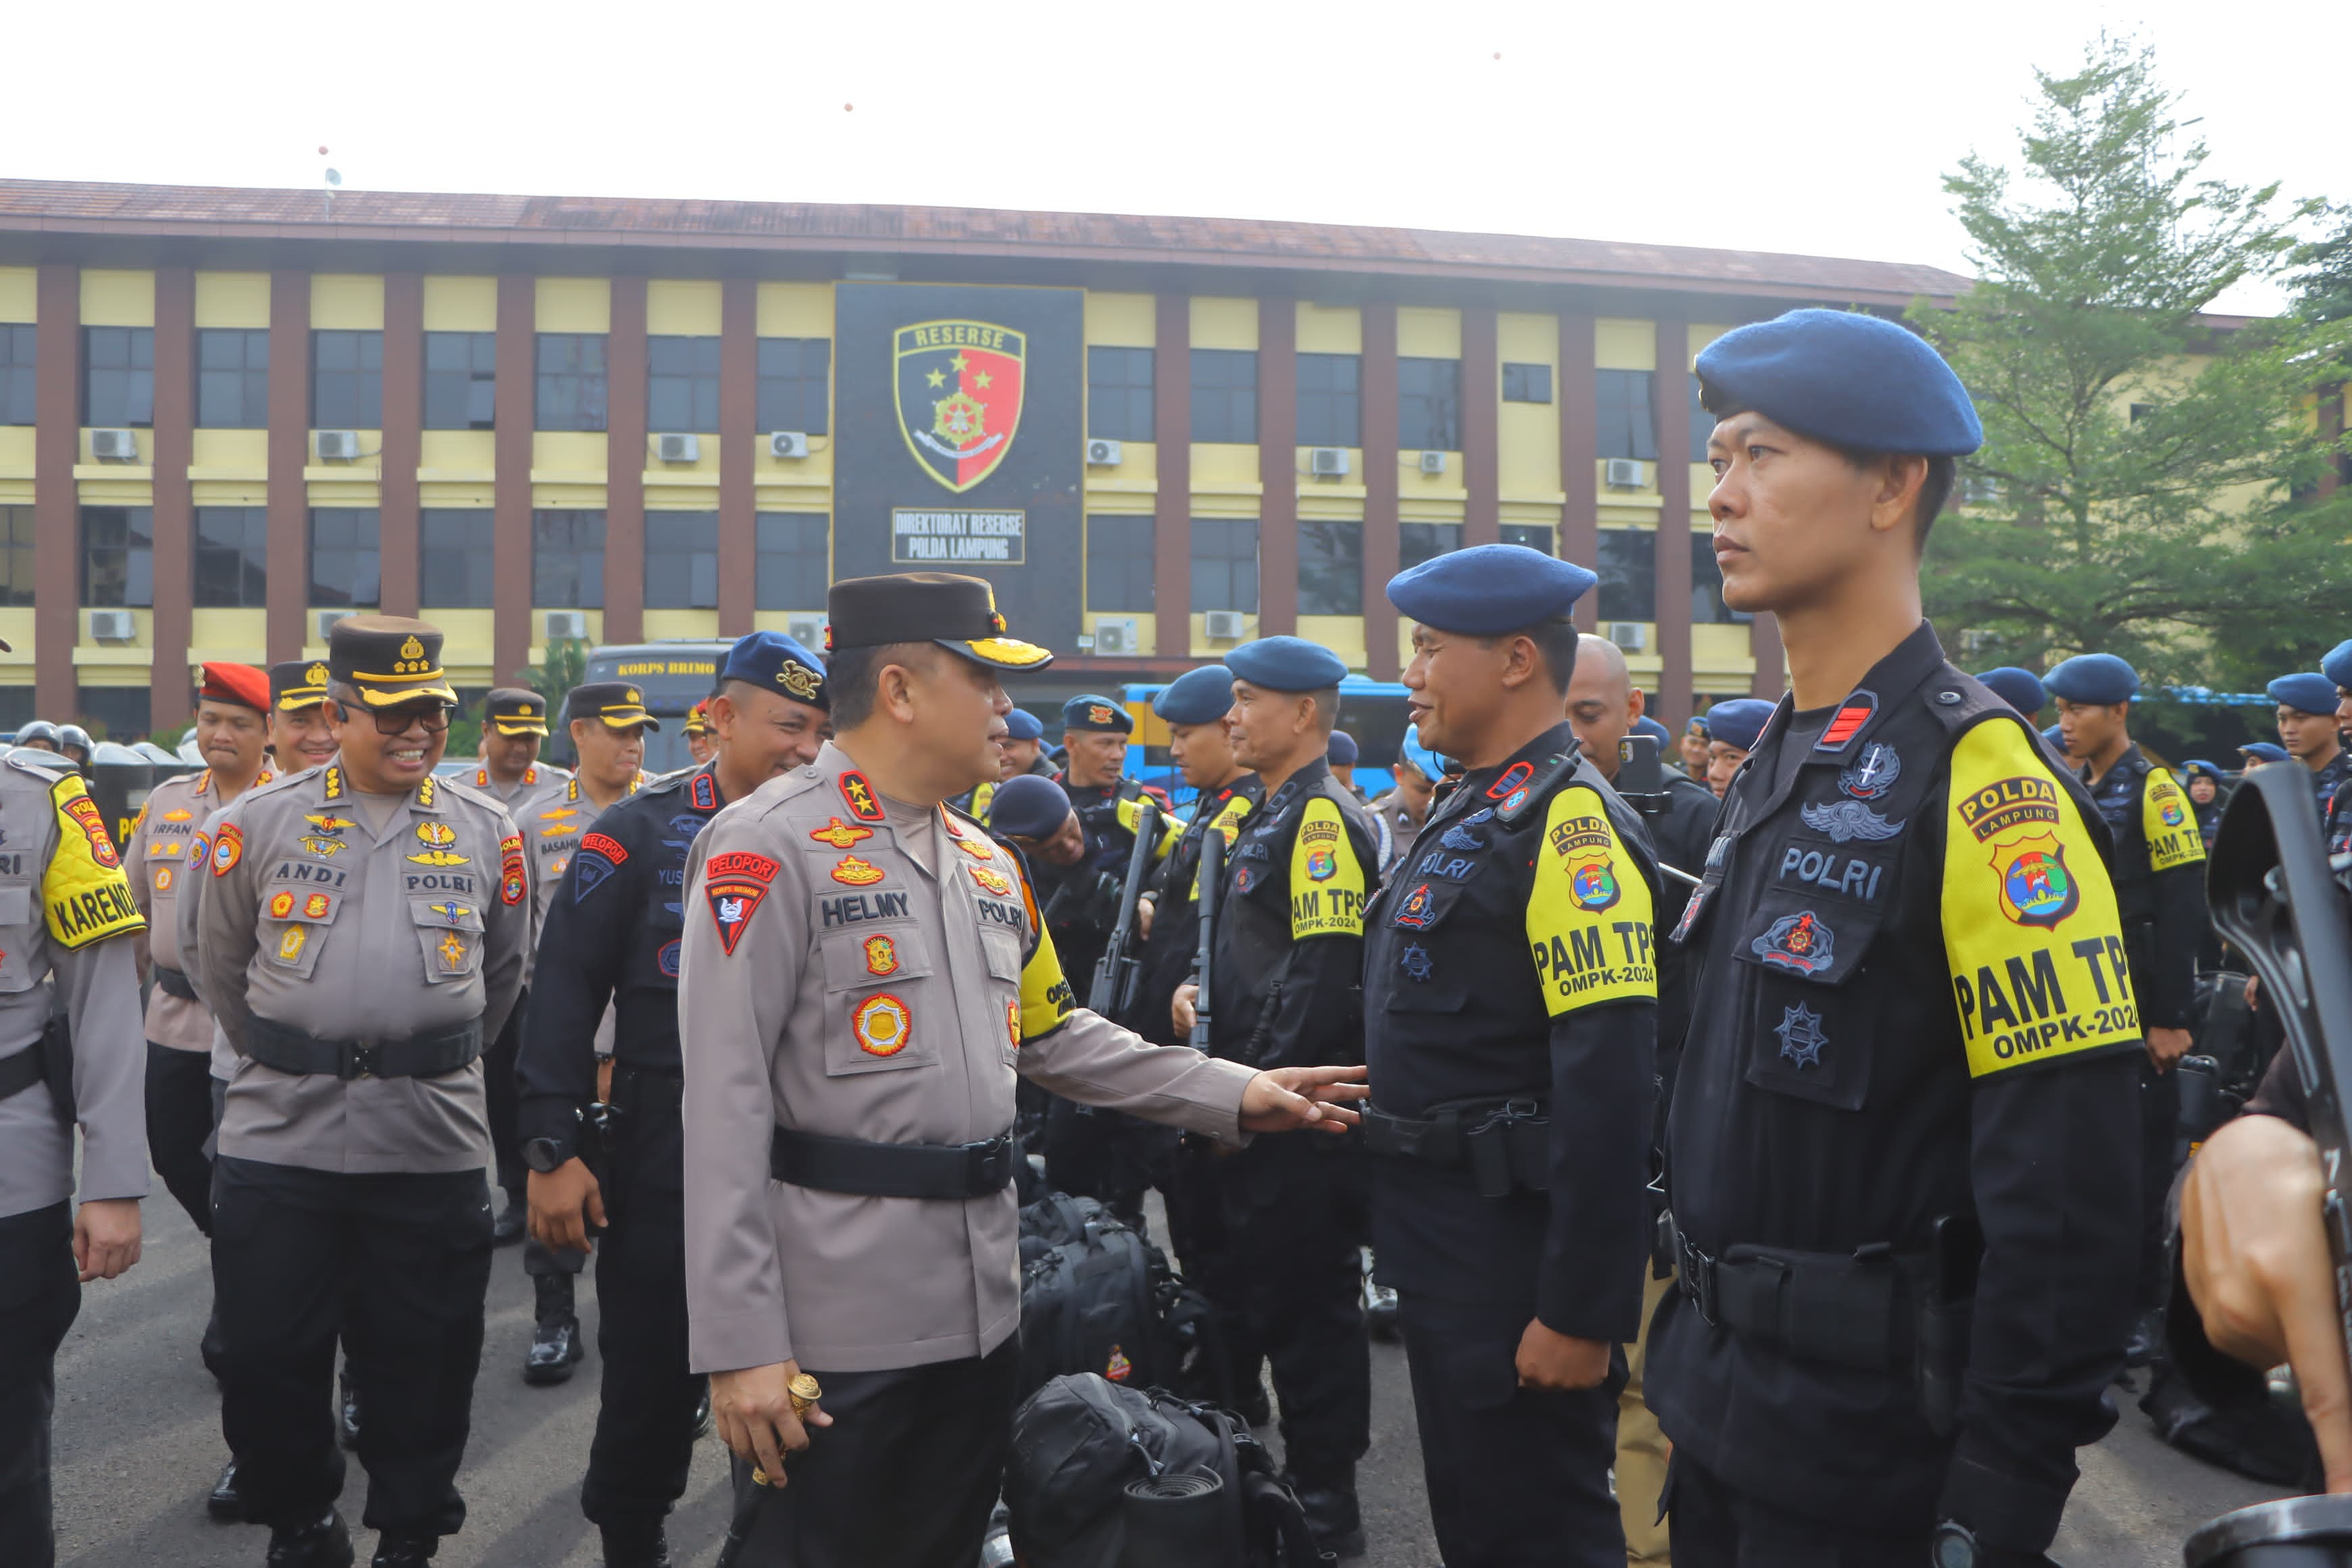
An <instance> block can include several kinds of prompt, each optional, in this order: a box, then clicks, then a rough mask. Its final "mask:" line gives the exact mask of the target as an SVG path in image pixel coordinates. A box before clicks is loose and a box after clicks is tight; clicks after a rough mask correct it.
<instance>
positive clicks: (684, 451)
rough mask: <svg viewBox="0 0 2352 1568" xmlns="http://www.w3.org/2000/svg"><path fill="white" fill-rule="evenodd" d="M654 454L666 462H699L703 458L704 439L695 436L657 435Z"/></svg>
mask: <svg viewBox="0 0 2352 1568" xmlns="http://www.w3.org/2000/svg"><path fill="white" fill-rule="evenodd" d="M654 456H656V457H657V458H660V459H661V460H662V461H663V462H665V463H698V462H700V461H701V460H702V441H701V438H700V437H695V436H656V437H654Z"/></svg>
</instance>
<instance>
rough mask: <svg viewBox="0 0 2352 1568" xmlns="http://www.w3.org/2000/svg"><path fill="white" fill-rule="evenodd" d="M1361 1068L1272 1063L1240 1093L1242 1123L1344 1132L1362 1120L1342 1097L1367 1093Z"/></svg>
mask: <svg viewBox="0 0 2352 1568" xmlns="http://www.w3.org/2000/svg"><path fill="white" fill-rule="evenodd" d="M1371 1094H1372V1090H1371V1086H1370V1085H1369V1084H1367V1083H1366V1082H1365V1081H1364V1069H1363V1068H1360V1067H1353V1068H1273V1069H1271V1070H1270V1071H1266V1072H1262V1073H1260V1074H1258V1075H1257V1076H1256V1077H1255V1078H1254V1079H1250V1086H1249V1088H1248V1089H1246V1090H1244V1092H1243V1094H1242V1127H1243V1129H1244V1131H1250V1132H1287V1131H1290V1130H1291V1129H1293V1128H1296V1127H1312V1128H1314V1129H1315V1130H1316V1131H1320V1132H1345V1131H1347V1130H1348V1129H1349V1128H1350V1127H1353V1126H1354V1125H1356V1123H1357V1122H1358V1121H1361V1120H1362V1118H1361V1117H1360V1116H1358V1115H1357V1114H1356V1113H1355V1111H1353V1110H1349V1108H1348V1105H1347V1104H1346V1103H1343V1102H1348V1101H1354V1100H1369V1099H1370V1098H1371Z"/></svg>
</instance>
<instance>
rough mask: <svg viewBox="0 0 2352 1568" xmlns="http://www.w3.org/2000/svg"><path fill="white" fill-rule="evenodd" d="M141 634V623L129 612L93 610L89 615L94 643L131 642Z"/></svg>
mask: <svg viewBox="0 0 2352 1568" xmlns="http://www.w3.org/2000/svg"><path fill="white" fill-rule="evenodd" d="M138 632H139V623H138V622H137V621H135V620H133V619H132V618H131V612H130V611H128V610H92V611H91V612H90V613H89V636H90V640H91V641H92V642H129V641H130V640H131V638H132V637H136V636H137V635H138Z"/></svg>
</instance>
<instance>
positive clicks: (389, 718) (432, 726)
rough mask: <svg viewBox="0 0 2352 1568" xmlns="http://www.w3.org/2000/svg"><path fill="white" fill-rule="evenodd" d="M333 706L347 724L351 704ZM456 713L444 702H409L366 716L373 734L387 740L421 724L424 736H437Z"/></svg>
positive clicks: (444, 729)
mask: <svg viewBox="0 0 2352 1568" xmlns="http://www.w3.org/2000/svg"><path fill="white" fill-rule="evenodd" d="M335 706H336V707H337V708H338V709H340V710H341V712H342V715H343V718H344V721H346V722H348V721H350V719H351V716H352V708H351V704H350V703H348V702H339V703H337V704H335ZM456 715H457V710H456V709H455V708H453V707H451V706H450V705H449V704H448V703H446V702H431V703H422V702H411V703H406V704H404V705H403V706H401V707H398V708H377V709H372V710H369V714H368V716H369V717H370V718H372V719H373V720H374V721H375V732H376V733H377V734H379V735H383V736H385V737H387V738H389V737H391V736H394V735H405V734H406V733H408V730H409V726H411V725H412V724H422V725H423V726H424V727H425V733H426V734H428V735H438V734H440V733H441V732H442V731H446V729H448V728H449V721H450V720H451V719H452V718H454V717H455V716H456Z"/></svg>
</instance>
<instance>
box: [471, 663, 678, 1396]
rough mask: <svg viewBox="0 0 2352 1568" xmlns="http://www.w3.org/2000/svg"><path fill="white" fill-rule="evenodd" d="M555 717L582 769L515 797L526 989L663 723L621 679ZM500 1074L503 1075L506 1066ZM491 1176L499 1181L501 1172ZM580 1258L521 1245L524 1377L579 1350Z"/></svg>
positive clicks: (559, 1369)
mask: <svg viewBox="0 0 2352 1568" xmlns="http://www.w3.org/2000/svg"><path fill="white" fill-rule="evenodd" d="M563 715H564V727H565V730H566V731H567V732H568V733H569V734H570V735H571V738H572V753H573V755H574V756H576V757H577V758H578V759H579V762H580V769H579V771H578V772H577V773H572V775H570V776H569V777H568V778H566V779H565V780H564V781H563V782H562V784H560V785H556V786H553V787H551V788H546V789H542V790H541V791H539V792H538V793H537V794H535V795H532V796H531V797H530V799H529V800H527V801H524V802H522V803H521V805H520V809H518V810H517V811H516V812H515V814H514V817H515V826H517V827H519V828H520V830H521V832H522V836H523V845H524V850H525V858H526V859H527V860H528V862H529V864H530V904H531V928H530V929H531V933H532V935H531V942H530V948H529V949H528V950H527V951H526V952H525V953H524V956H523V966H522V970H523V973H522V978H523V985H524V988H525V990H526V992H527V991H528V990H529V987H530V983H531V979H532V977H533V975H534V973H536V970H537V966H538V962H539V937H538V933H539V932H540V931H542V930H543V929H545V927H546V925H547V914H548V910H549V908H550V906H551V905H552V904H553V903H554V901H555V890H556V889H557V888H558V887H560V886H561V885H562V881H563V873H564V872H565V870H567V869H568V868H570V867H571V865H572V855H573V854H574V853H575V852H576V851H577V850H578V849H579V847H580V845H581V841H582V840H583V839H584V838H586V837H588V835H589V834H590V833H591V832H592V831H593V830H594V828H595V826H596V819H597V818H598V817H600V816H603V815H604V813H605V812H606V811H607V810H609V809H611V808H612V807H613V806H614V805H616V804H618V803H619V802H621V801H624V800H626V799H628V798H629V797H630V796H632V795H635V794H636V793H637V792H638V791H639V790H641V789H643V788H644V787H645V786H646V784H649V783H651V782H652V781H651V780H650V779H649V778H648V777H647V776H646V773H645V771H644V769H643V767H642V766H640V764H641V763H643V762H644V761H645V755H646V731H647V730H658V729H660V728H661V721H660V720H658V719H656V718H655V717H654V716H653V715H652V714H650V713H648V712H646V694H645V689H643V688H642V687H639V686H637V685H635V684H634V683H632V682H630V681H625V680H592V681H588V682H586V683H584V684H583V685H580V686H575V687H573V688H572V690H571V693H570V695H568V696H567V697H565V698H564V700H563ZM525 1000H526V1002H527V1001H528V1000H529V998H528V996H526V998H525ZM613 1026H614V1018H613V1014H612V1012H611V1011H610V1010H609V1009H607V1010H606V1012H605V1014H604V1022H603V1023H601V1024H600V1025H598V1026H597V1029H596V1041H595V1045H596V1054H597V1055H598V1056H599V1057H604V1058H610V1057H611V1056H612V1054H613ZM518 1027H520V1026H518ZM505 1076H506V1077H507V1079H509V1082H511V1080H512V1079H513V1077H514V1073H513V1071H512V1068H511V1064H509V1069H508V1071H507V1072H506V1075H505ZM499 1180H500V1181H501V1182H503V1181H504V1180H505V1173H504V1172H503V1170H502V1171H501V1172H500V1174H499ZM587 1264H588V1254H587V1253H585V1252H575V1251H573V1250H572V1249H571V1248H569V1247H549V1246H547V1245H546V1244H545V1243H544V1242H542V1241H541V1240H540V1239H539V1237H535V1236H534V1237H530V1239H529V1240H527V1241H525V1242H524V1243H523V1249H522V1271H523V1272H524V1273H525V1274H528V1275H530V1282H531V1293H532V1298H533V1305H532V1311H531V1331H530V1346H529V1347H528V1348H527V1349H526V1350H524V1352H523V1357H522V1380H523V1381H524V1382H525V1383H528V1384H534V1385H539V1386H544V1385H547V1384H558V1383H564V1382H568V1381H569V1380H570V1379H571V1376H572V1368H573V1367H575V1366H577V1365H578V1364H579V1363H580V1359H581V1357H583V1355H585V1354H586V1353H587V1349H586V1347H585V1346H584V1345H583V1343H582V1341H581V1338H580V1309H579V1297H578V1292H577V1288H576V1286H575V1284H574V1280H575V1279H577V1278H578V1276H579V1273H580V1271H581V1270H582V1269H583V1268H586V1267H587Z"/></svg>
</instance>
